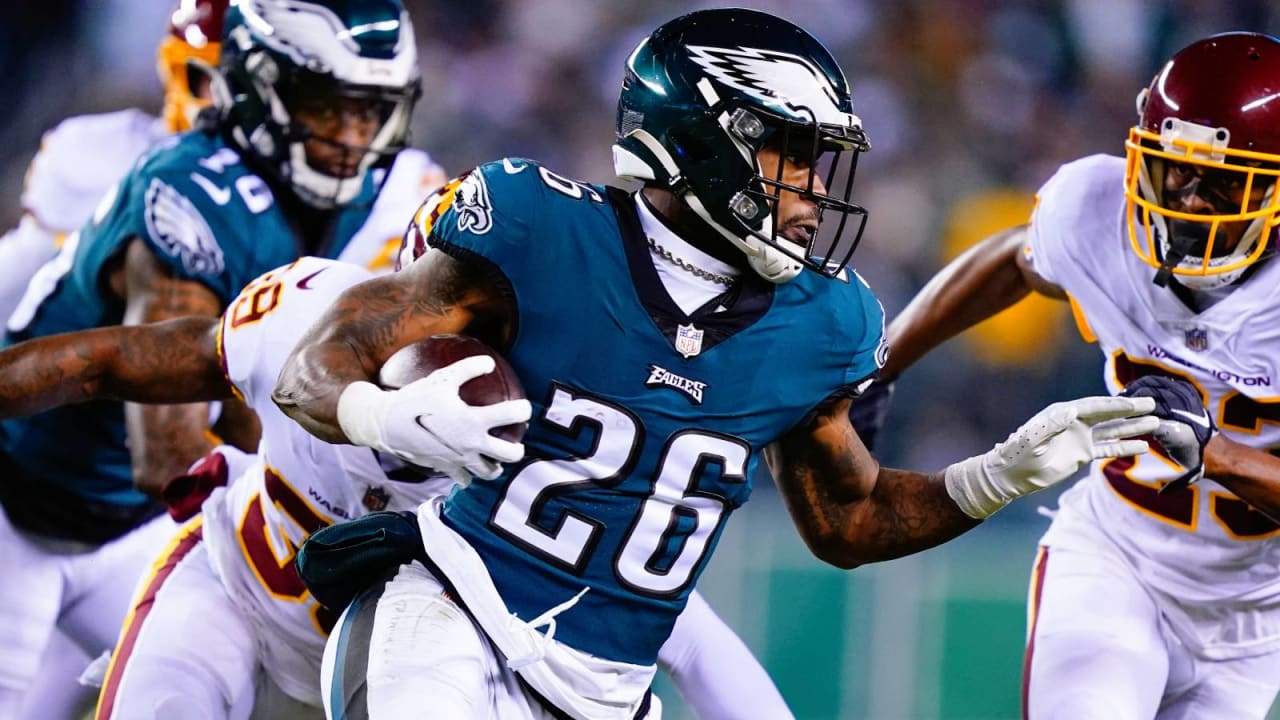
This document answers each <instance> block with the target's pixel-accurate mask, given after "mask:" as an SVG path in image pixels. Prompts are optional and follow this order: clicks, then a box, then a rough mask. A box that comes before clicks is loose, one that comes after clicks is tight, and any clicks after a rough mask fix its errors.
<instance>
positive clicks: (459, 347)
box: [378, 335, 529, 442]
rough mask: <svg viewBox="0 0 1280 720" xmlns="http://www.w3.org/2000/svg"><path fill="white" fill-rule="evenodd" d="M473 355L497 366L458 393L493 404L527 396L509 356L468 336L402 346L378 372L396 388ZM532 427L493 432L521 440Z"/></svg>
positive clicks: (382, 382) (381, 379)
mask: <svg viewBox="0 0 1280 720" xmlns="http://www.w3.org/2000/svg"><path fill="white" fill-rule="evenodd" d="M473 355H488V356H489V357H492V358H493V360H494V363H495V364H496V365H497V367H496V368H495V369H494V371H493V372H491V373H487V374H484V375H481V376H479V377H476V378H472V379H470V380H468V381H467V382H465V383H463V384H462V387H461V388H460V390H459V393H458V394H459V395H460V396H461V397H462V399H463V400H464V401H465V402H466V403H467V404H469V405H492V404H493V403H497V402H502V401H503V400H521V399H524V397H525V394H524V386H522V385H521V384H520V379H519V378H517V377H516V371H515V370H512V369H511V365H510V364H508V363H507V361H506V359H505V358H503V357H502V356H501V355H499V354H498V353H497V351H495V350H494V349H493V348H491V347H489V346H488V345H485V344H484V343H482V342H480V341H479V340H477V339H475V338H473V337H469V336H467V335H432V336H431V337H429V338H426V339H425V340H419V341H418V342H416V343H413V344H411V345H406V346H405V347H402V348H400V349H399V350H397V351H396V352H395V354H393V355H392V356H391V357H389V358H387V361H386V362H385V363H383V364H382V369H381V370H379V371H378V384H379V385H381V386H382V387H384V388H386V389H388V390H395V389H398V388H401V387H404V386H405V385H408V384H409V383H411V382H413V381H414V380H419V379H421V378H424V377H426V376H427V375H430V374H431V373H432V372H433V371H435V370H438V369H440V368H442V367H446V366H448V365H452V364H453V363H455V362H457V361H459V360H461V359H463V358H468V357H471V356H473ZM528 429H529V424H528V423H519V424H517V425H504V426H502V427H500V428H494V429H493V430H492V431H490V432H491V433H492V434H493V435H494V436H496V437H500V438H502V439H503V440H510V441H511V442H520V441H521V440H522V439H523V438H524V433H525V431H526V430H528Z"/></svg>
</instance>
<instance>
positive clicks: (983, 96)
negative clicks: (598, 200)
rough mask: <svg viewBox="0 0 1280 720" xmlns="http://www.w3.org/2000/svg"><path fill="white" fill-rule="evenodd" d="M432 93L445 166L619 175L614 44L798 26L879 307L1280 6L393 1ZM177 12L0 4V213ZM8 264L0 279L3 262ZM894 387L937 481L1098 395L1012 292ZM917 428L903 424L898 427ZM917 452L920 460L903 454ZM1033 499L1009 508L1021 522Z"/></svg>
mask: <svg viewBox="0 0 1280 720" xmlns="http://www.w3.org/2000/svg"><path fill="white" fill-rule="evenodd" d="M405 4H406V5H407V6H408V7H409V9H410V12H411V13H412V16H413V18H414V22H415V25H416V26H417V28H418V31H419V32H418V35H419V39H420V42H421V43H422V48H421V62H422V65H423V73H424V76H423V87H424V95H423V98H422V101H421V102H420V103H419V105H418V108H417V112H416V119H415V123H414V144H416V145H418V146H421V147H424V148H426V149H427V150H428V151H430V152H431V153H432V154H433V155H435V157H436V159H437V160H439V161H440V162H442V163H443V164H444V166H445V167H446V168H447V169H448V170H449V171H451V172H458V171H461V170H464V169H466V168H468V167H470V166H472V165H474V164H476V163H478V162H480V161H484V160H488V159H492V158H496V157H500V156H504V155H518V156H526V157H531V158H535V159H538V160H540V161H543V162H545V163H546V164H548V165H549V166H550V167H552V168H554V169H556V170H557V171H559V172H561V173H564V174H567V175H570V176H574V177H578V178H582V179H586V180H591V181H595V182H612V181H613V178H612V171H611V164H610V157H609V154H608V152H607V150H603V149H602V148H608V146H609V142H610V138H611V137H612V134H613V124H612V117H613V110H612V107H613V105H614V104H615V102H616V98H617V92H618V85H619V81H620V78H621V74H622V73H621V67H622V64H623V61H624V59H625V56H626V53H627V52H628V51H629V50H630V48H632V47H633V46H634V45H635V43H636V42H637V41H638V40H639V39H640V38H641V37H642V36H643V34H644V32H645V30H646V29H647V28H651V27H653V26H654V25H656V24H658V23H659V22H661V21H664V20H666V19H668V18H670V17H673V16H675V15H678V14H680V13H682V12H686V11H689V10H693V9H697V8H701V7H707V6H713V5H733V4H742V5H748V6H752V7H756V8H760V9H764V10H769V11H772V12H776V13H778V14H781V15H783V16H785V17H788V18H790V19H791V20H794V21H795V22H797V23H799V24H801V25H803V26H806V27H808V28H809V29H810V30H812V31H813V32H814V33H815V34H816V35H817V36H818V37H819V38H821V39H822V40H823V41H824V42H825V43H827V45H828V46H829V47H831V49H832V50H833V51H834V52H835V54H836V56H837V57H838V58H839V59H840V61H841V63H842V65H843V67H844V69H845V71H846V73H847V75H848V77H849V79H850V82H851V85H852V89H853V98H854V111H855V112H856V113H858V114H859V115H860V116H861V117H862V118H863V121H864V126H865V128H866V129H867V131H868V134H869V136H870V138H871V142H872V146H873V149H872V152H871V153H870V154H869V155H867V156H866V157H865V158H864V159H863V165H862V167H861V168H860V170H861V172H859V175H858V179H857V183H856V185H855V198H856V199H857V200H858V201H860V202H861V203H862V204H863V205H865V206H866V207H868V208H869V209H870V222H869V224H868V228H867V231H866V235H865V237H864V242H863V245H862V247H861V249H860V250H859V251H858V254H857V255H856V256H855V258H854V265H855V266H856V267H857V268H858V270H859V271H860V272H861V274H862V275H863V276H864V277H865V278H866V279H867V280H868V281H869V282H870V283H871V285H872V287H873V288H874V290H875V291H876V292H877V294H878V295H879V296H880V297H881V299H882V300H883V302H884V304H885V308H886V310H887V311H888V313H889V315H890V316H891V317H892V316H893V315H894V314H895V313H896V312H897V311H898V310H899V309H900V308H901V307H902V304H903V303H905V301H906V299H907V298H908V297H910V294H911V293H912V292H913V291H914V290H915V289H916V288H917V287H918V286H919V284H920V283H921V282H922V281H923V279H924V278H926V277H928V276H929V275H930V274H932V272H933V271H934V270H935V269H936V268H937V267H939V266H940V265H941V264H942V263H943V262H944V261H945V260H947V259H949V258H950V257H952V256H954V255H955V254H956V253H958V252H959V251H960V250H962V249H963V248H965V247H967V246H968V245H969V244H971V243H973V242H975V241H976V240H979V239H981V238H982V237H985V236H986V235H987V234H988V233H990V232H992V231H994V230H997V229H999V228H1001V227H1004V226H1008V225H1013V224H1016V223H1019V222H1022V221H1024V220H1025V219H1026V217H1027V216H1028V214H1029V212H1030V209H1031V206H1032V202H1033V200H1032V195H1033V193H1034V191H1035V189H1036V188H1037V187H1038V186H1039V185H1040V184H1041V183H1042V182H1044V181H1045V180H1046V179H1047V178H1048V176H1049V175H1050V174H1051V173H1052V172H1053V170H1054V169H1055V168H1056V167H1057V166H1058V165H1059V164H1060V163H1062V162H1063V161H1066V160H1069V159H1072V158H1076V157H1080V156H1083V155H1085V154H1089V153H1094V152H1109V153H1113V154H1123V141H1124V139H1125V137H1126V133H1127V129H1128V127H1129V126H1130V125H1132V123H1133V121H1134V117H1135V114H1134V113H1135V110H1134V96H1135V94H1136V93H1137V91H1138V89H1139V88H1141V87H1143V86H1144V85H1145V84H1146V83H1147V82H1148V80H1149V78H1150V77H1151V76H1152V75H1153V74H1154V72H1155V70H1156V69H1157V68H1156V65H1155V64H1156V62H1157V59H1158V58H1163V57H1167V56H1168V55H1170V54H1172V53H1173V52H1174V51H1175V50H1176V49H1178V48H1180V47H1182V46H1183V45H1185V44H1186V43H1187V42H1189V41H1190V40H1192V39H1194V38H1196V37H1199V36H1202V35H1205V34H1208V33H1211V32H1218V31H1222V30H1228V29H1250V30H1258V31H1268V32H1272V33H1276V32H1277V31H1280V10H1277V9H1276V5H1275V3H1274V2H1273V1H1272V0H1060V1H1057V2H1049V1H1047V0H895V1H894V2H888V1H883V2H882V1H878V0H752V1H748V0H743V2H740V3H732V2H728V3H726V2H714V3H713V2H690V1H688V0H646V1H645V2H636V1H635V0H432V1H430V2H428V1H426V0H405ZM171 5H172V3H170V2H166V1H161V0H109V2H99V1H95V0H40V1H39V2H11V3H3V4H2V5H0V93H2V94H3V97H4V98H5V99H6V102H5V105H6V108H7V111H6V112H3V113H0V147H3V148H5V152H4V153H3V154H2V155H0V222H3V224H4V225H5V226H11V225H12V224H13V223H14V222H15V221H16V220H17V213H18V212H19V209H18V195H19V191H20V188H21V181H22V174H23V171H24V169H25V167H26V164H27V163H28V162H29V161H30V159H31V155H32V153H33V152H34V151H35V149H36V147H37V145H38V142H39V137H40V133H41V132H42V131H44V130H45V129H47V128H49V127H51V126H52V125H53V124H54V123H56V122H57V121H58V120H59V119H61V118H63V117H66V116H68V115H73V114H79V113H86V112H102V111H109V110H116V109H121V108H125V107H131V106H136V107H141V108H143V109H147V110H150V111H153V112H154V111H156V110H157V109H158V105H159V100H160V91H159V84H158V81H157V80H156V77H155V72H154V51H155V47H156V42H157V41H158V39H159V37H160V35H161V33H162V32H163V27H164V24H165V19H166V18H165V13H166V12H167V11H168V8H170V7H171ZM3 271H4V269H3V268H0V272H3ZM907 378H908V382H904V383H901V384H900V387H899V390H898V394H897V398H896V402H895V406H894V410H893V413H892V415H891V418H890V424H891V426H892V425H899V424H900V423H898V422H896V421H898V420H907V419H909V417H911V416H913V415H914V416H926V417H928V418H929V421H928V422H922V423H910V426H911V427H914V428H932V429H931V430H923V431H920V432H930V433H934V434H936V435H937V437H931V438H927V440H926V439H925V438H921V437H911V436H906V435H903V434H899V433H894V432H892V431H890V432H887V433H886V435H887V437H886V438H885V440H884V447H883V453H882V454H883V456H884V458H885V459H886V460H887V461H889V462H890V463H893V464H904V465H906V466H909V467H919V468H929V467H941V466H943V465H944V464H946V463H947V462H951V461H953V460H955V459H957V458H960V457H963V456H965V455H967V454H971V453H974V452H978V451H980V450H982V449H985V447H987V446H988V445H989V444H990V443H991V442H992V441H993V440H994V439H996V438H998V437H1003V435H1004V434H1005V433H1006V432H1008V431H1009V430H1011V429H1012V428H1013V427H1014V426H1015V425H1016V424H1017V422H1018V421H1019V420H1020V419H1022V418H1024V417H1026V416H1027V415H1029V414H1030V413H1032V412H1034V411H1035V410H1036V409H1038V408H1039V407H1041V406H1042V405H1043V404H1044V403H1046V402H1049V401H1052V400H1056V399H1063V398H1067V397H1071V396H1076V395H1080V394H1084V393H1086V392H1092V391H1096V390H1098V389H1100V388H1101V382H1100V378H1099V377H1098V375H1097V359H1096V357H1095V351H1094V350H1093V349H1092V348H1089V347H1087V346H1085V345H1084V344H1083V343H1082V342H1080V340H1079V338H1078V336H1077V335H1076V332H1075V330H1074V329H1073V327H1072V323H1071V320H1070V317H1069V313H1067V312H1066V311H1064V310H1063V309H1062V308H1059V307H1056V306H1055V305H1052V304H1050V303H1049V302H1047V301H1045V302H1044V303H1043V304H1039V303H1033V302H1031V301H1026V302H1024V303H1023V304H1022V305H1020V306H1019V307H1018V308H1015V309H1014V310H1013V311H1011V316H1009V317H1004V318H998V319H997V320H996V321H993V324H991V325H989V326H987V327H985V328H984V329H983V331H982V332H981V333H979V334H978V335H976V336H974V337H973V338H971V341H967V342H963V343H953V344H952V345H951V346H949V347H947V348H945V349H944V350H943V351H942V352H937V353H934V354H933V355H931V356H930V357H929V358H928V359H927V360H926V361H924V362H923V363H922V364H921V365H920V366H918V367H917V368H915V369H913V370H912V371H911V372H910V374H909V375H908V376H907ZM902 424H907V423H902ZM925 447H927V448H930V453H932V454H931V455H928V456H921V455H919V454H917V452H916V451H915V450H914V448H925ZM1032 507H1033V504H1026V506H1025V507H1015V509H1014V510H1011V511H1010V513H1011V514H1013V515H1014V516H1017V514H1018V513H1022V514H1023V515H1024V516H1026V515H1029V514H1030V513H1031V512H1032V510H1031V509H1030V508H1032Z"/></svg>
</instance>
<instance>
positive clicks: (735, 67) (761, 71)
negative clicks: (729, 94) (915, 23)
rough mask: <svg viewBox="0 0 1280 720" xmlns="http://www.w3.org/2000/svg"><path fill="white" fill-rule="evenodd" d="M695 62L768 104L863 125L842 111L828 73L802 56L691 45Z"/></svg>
mask: <svg viewBox="0 0 1280 720" xmlns="http://www.w3.org/2000/svg"><path fill="white" fill-rule="evenodd" d="M689 52H690V54H691V56H692V59H693V61H694V62H695V63H697V64H698V66H699V67H701V68H702V69H703V70H705V71H706V73H707V74H708V75H710V76H711V77H712V78H714V79H715V80H716V81H717V82H720V83H722V84H724V85H727V86H728V87H731V88H733V89H735V90H738V91H739V92H742V93H745V94H747V95H749V96H751V97H753V98H756V99H757V100H761V101H763V102H766V103H771V104H777V105H785V106H790V107H792V108H794V109H798V108H801V107H804V108H808V109H809V110H811V111H812V112H813V114H814V115H815V117H816V119H817V121H818V122H820V123H825V124H831V125H839V126H841V127H846V126H849V125H850V123H851V122H852V124H853V126H855V127H857V126H860V125H861V123H860V122H858V119H857V117H856V116H854V115H851V114H849V113H846V112H842V111H841V110H840V108H839V107H838V106H837V104H836V91H835V88H833V87H832V86H831V81H830V80H828V79H827V76H826V74H825V73H823V72H822V71H820V70H819V69H818V68H817V67H815V66H814V65H813V63H811V62H810V61H808V60H807V59H805V58H802V57H800V56H799V55H793V54H791V53H784V52H777V51H774V50H760V49H758V48H749V47H737V48H721V47H709V46H706V45H690V46H689Z"/></svg>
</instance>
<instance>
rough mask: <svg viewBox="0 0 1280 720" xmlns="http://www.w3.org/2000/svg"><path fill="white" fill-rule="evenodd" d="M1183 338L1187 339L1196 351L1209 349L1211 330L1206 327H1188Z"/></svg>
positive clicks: (1190, 346) (1189, 345)
mask: <svg viewBox="0 0 1280 720" xmlns="http://www.w3.org/2000/svg"><path fill="white" fill-rule="evenodd" d="M1183 339H1184V340H1186V343H1187V347H1189V348H1191V349H1192V350H1195V351H1196V352H1204V351H1205V350H1208V349H1209V331H1208V330H1205V329H1204V328H1187V330H1186V331H1185V334H1184V335H1183Z"/></svg>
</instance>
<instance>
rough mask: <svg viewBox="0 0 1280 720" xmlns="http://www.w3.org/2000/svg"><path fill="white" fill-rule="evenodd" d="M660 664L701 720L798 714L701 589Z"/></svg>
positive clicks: (678, 623) (679, 620)
mask: <svg viewBox="0 0 1280 720" xmlns="http://www.w3.org/2000/svg"><path fill="white" fill-rule="evenodd" d="M658 664H659V665H660V666H661V667H662V669H663V670H665V671H666V672H667V674H668V675H670V676H671V680H672V681H673V682H674V683H675V686H676V689H677V690H678V691H679V692H680V697H682V698H684V701H685V702H686V703H688V705H689V707H691V708H693V712H694V714H695V715H696V716H697V717H698V718H700V720H750V719H753V718H770V719H771V720H774V719H784V718H792V717H794V716H793V715H792V714H791V710H790V709H789V708H788V707H787V704H786V702H785V701H783V699H782V694H781V693H779V692H778V688H777V686H775V685H774V684H773V679H772V678H770V677H769V674H768V673H767V672H765V669H764V668H763V667H762V666H761V665H760V663H759V661H757V660H756V658H755V656H754V655H752V654H751V650H749V649H748V648H747V646H746V644H745V643H743V642H742V639H741V638H739V637H738V636H737V634H736V633H734V632H733V630H732V629H731V628H730V627H729V626H728V625H726V624H725V622H724V621H723V620H721V619H720V616H718V615H716V613H715V611H714V610H712V609H711V606H710V605H708V604H707V601H706V600H704V599H703V598H702V595H701V594H699V593H698V592H697V591H694V592H692V593H690V595H689V602H688V604H687V605H686V606H685V609H684V612H682V613H681V614H680V617H678V618H676V624H675V627H674V628H672V630H671V636H670V637H669V638H667V641H666V643H664V644H663V645H662V647H661V648H660V649H659V650H658Z"/></svg>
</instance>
